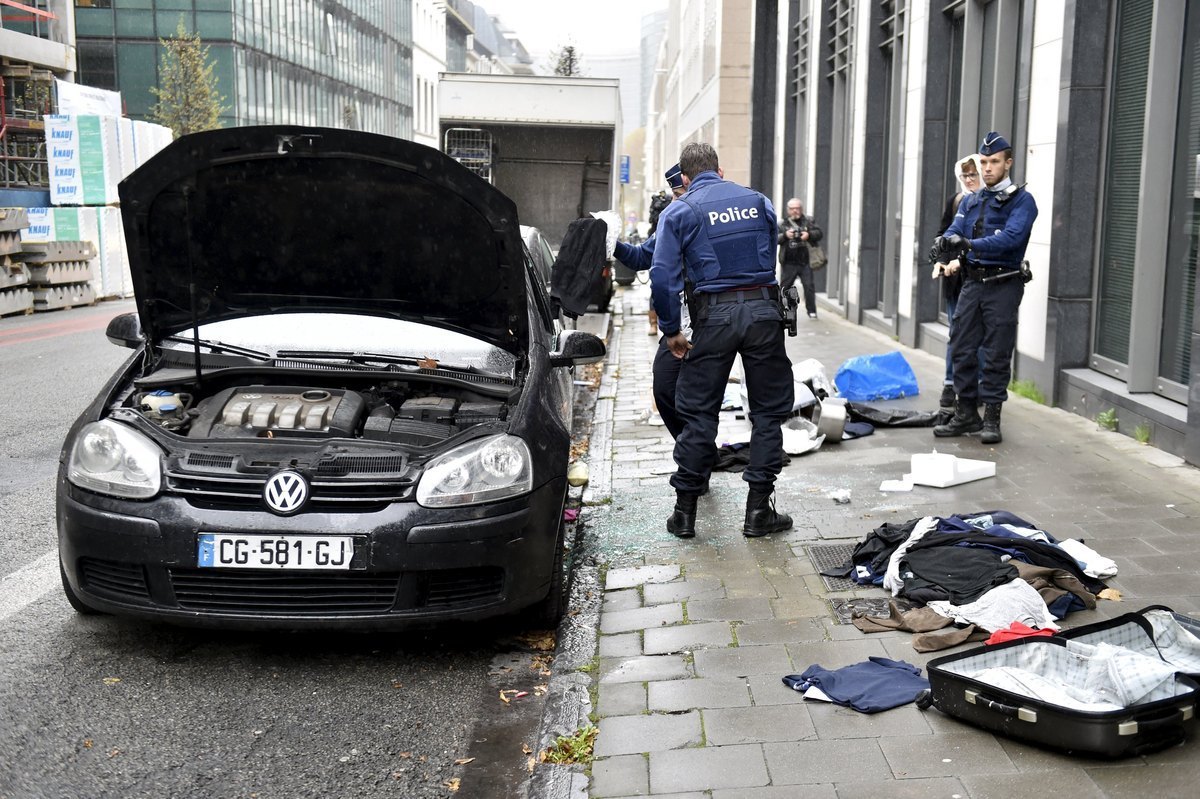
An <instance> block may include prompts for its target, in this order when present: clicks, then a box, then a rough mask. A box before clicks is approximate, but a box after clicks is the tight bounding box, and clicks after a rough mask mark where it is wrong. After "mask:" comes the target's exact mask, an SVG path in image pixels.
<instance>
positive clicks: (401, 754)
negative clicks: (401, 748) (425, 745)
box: [400, 752, 412, 760]
mask: <svg viewBox="0 0 1200 799" xmlns="http://www.w3.org/2000/svg"><path fill="white" fill-rule="evenodd" d="M400 757H401V758H402V759H404V760H408V759H409V758H410V757H412V752H401V753H400Z"/></svg>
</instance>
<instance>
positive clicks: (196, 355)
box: [183, 186, 204, 393]
mask: <svg viewBox="0 0 1200 799" xmlns="http://www.w3.org/2000/svg"><path fill="white" fill-rule="evenodd" d="M192 191H193V189H192V187H191V186H184V188H183V224H184V228H183V229H184V230H187V231H188V232H189V235H188V244H187V264H188V299H189V305H190V311H191V314H192V353H193V363H194V364H195V367H196V393H200V388H201V385H202V383H203V382H204V372H203V370H202V369H201V368H200V312H199V311H198V310H197V309H196V293H197V292H196V269H195V262H196V241H195V236H194V235H191V234H192V233H193V231H192Z"/></svg>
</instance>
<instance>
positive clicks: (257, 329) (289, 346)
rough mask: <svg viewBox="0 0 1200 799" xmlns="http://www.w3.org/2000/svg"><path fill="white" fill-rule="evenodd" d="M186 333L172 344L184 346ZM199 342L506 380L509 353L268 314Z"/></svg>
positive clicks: (431, 334) (442, 337)
mask: <svg viewBox="0 0 1200 799" xmlns="http://www.w3.org/2000/svg"><path fill="white" fill-rule="evenodd" d="M192 335H193V333H192V331H191V330H183V331H180V333H179V334H178V338H180V339H186V340H187V341H189V342H190V340H191V338H192ZM200 338H201V339H204V340H205V341H210V342H219V343H221V344H225V345H232V346H235V347H244V348H247V349H252V350H260V351H262V352H264V353H269V354H271V355H274V354H275V353H277V352H280V351H286V350H307V351H312V352H354V353H359V352H363V353H376V354H381V355H393V356H409V357H415V358H432V359H433V360H435V361H437V362H438V363H439V364H442V365H445V366H456V367H473V368H475V369H478V370H480V371H483V372H488V373H490V374H499V375H512V374H513V373H514V371H515V369H516V359H515V358H514V357H513V356H512V354H511V353H509V352H506V351H505V350H502V349H500V348H499V347H496V346H493V345H491V344H488V343H486V342H483V341H480V340H479V339H476V338H472V337H471V336H467V335H464V334H462V333H456V332H454V331H450V330H443V329H442V328H439V327H432V326H430V325H423V324H420V323H418V322H408V321H404V320H401V319H384V318H381V317H377V316H361V315H358V314H318V313H298V314H273V315H270V316H248V317H242V318H239V319H226V320H223V321H220V322H213V323H211V324H207V325H201V326H200ZM163 346H164V347H166V348H168V349H175V350H187V349H190V344H189V343H184V342H182V341H169V342H165V343H164V344H163Z"/></svg>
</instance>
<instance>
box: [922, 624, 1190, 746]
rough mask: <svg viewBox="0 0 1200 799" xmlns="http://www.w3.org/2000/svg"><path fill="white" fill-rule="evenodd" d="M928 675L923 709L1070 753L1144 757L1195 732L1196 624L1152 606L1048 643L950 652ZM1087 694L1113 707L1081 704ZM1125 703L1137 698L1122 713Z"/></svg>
mask: <svg viewBox="0 0 1200 799" xmlns="http://www.w3.org/2000/svg"><path fill="white" fill-rule="evenodd" d="M927 669H928V676H929V685H930V693H929V696H928V697H925V698H923V700H919V701H918V705H919V706H921V707H922V708H925V707H928V706H929V705H931V704H932V705H933V706H934V707H936V708H937V709H938V710H940V711H942V712H943V713H947V714H949V715H951V716H955V717H956V718H959V719H962V720H963V721H966V722H968V723H970V724H974V725H975V726H977V727H981V728H983V729H985V730H989V731H991V732H995V733H999V734H1001V735H1006V736H1008V737H1011V738H1018V739H1021V740H1026V741H1030V742H1032V743H1036V744H1041V745H1043V746H1047V747H1051V748H1054V749H1060V750H1064V751H1067V752H1073V753H1079V754H1090V755H1094V756H1098V757H1109V758H1116V757H1128V756H1132V755H1141V754H1147V753H1150V752H1154V751H1157V750H1160V749H1165V748H1167V747H1169V746H1174V745H1175V744H1178V743H1181V742H1182V741H1183V740H1184V738H1185V737H1186V735H1187V733H1188V732H1189V731H1190V730H1191V728H1192V727H1193V726H1194V723H1195V715H1196V706H1197V704H1198V703H1200V684H1198V683H1197V682H1196V679H1195V678H1196V677H1197V676H1200V623H1198V622H1197V621H1196V620H1195V619H1191V618H1189V617H1187V616H1182V615H1180V614H1176V613H1174V612H1173V611H1171V610H1170V609H1169V608H1164V607H1161V606H1155V607H1150V608H1145V609H1143V610H1141V611H1139V612H1137V613H1127V614H1125V615H1123V616H1119V617H1117V618H1114V619H1110V620H1108V621H1103V622H1097V623H1096V624H1089V625H1085V626H1083V627H1078V628H1075V629H1073V630H1067V631H1064V632H1063V633H1060V634H1058V635H1055V636H1052V637H1049V638H1042V637H1038V638H1026V639H1022V640H1017V641H1010V642H1008V643H1004V644H997V645H994V646H985V647H981V648H976V649H972V650H970V651H967V652H962V653H959V654H955V655H947V656H945V657H940V658H937V659H935V660H933V661H931V662H930V663H929V665H928V667H927ZM1098 674H1099V675H1103V677H1104V678H1105V680H1111V685H1112V688H1111V690H1110V689H1109V688H1108V687H1107V686H1108V685H1109V683H1108V682H1106V681H1099V682H1098V681H1097V675H1098ZM1189 675H1190V676H1189ZM1098 686H1103V687H1098ZM1084 687H1088V688H1090V689H1093V690H1096V691H1099V693H1100V694H1101V695H1102V696H1104V697H1107V698H1109V699H1112V700H1114V701H1112V702H1107V703H1105V704H1101V703H1099V702H1096V701H1092V700H1090V699H1089V701H1081V700H1080V699H1079V696H1080V692H1081V690H1082V689H1083V688H1084ZM1143 690H1144V691H1145V693H1144V694H1141V693H1139V691H1143ZM1121 696H1137V697H1139V698H1138V699H1137V700H1136V701H1133V702H1131V703H1129V704H1127V705H1126V706H1123V707H1122V706H1119V705H1120V704H1121V703H1120V702H1119V701H1116V700H1118V699H1119V698H1120V697H1121ZM1100 707H1102V708H1105V709H1096V708H1100Z"/></svg>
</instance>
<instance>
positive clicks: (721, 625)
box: [644, 621, 733, 655]
mask: <svg viewBox="0 0 1200 799" xmlns="http://www.w3.org/2000/svg"><path fill="white" fill-rule="evenodd" d="M645 636H646V638H645V644H644V649H645V652H646V654H647V655H664V654H668V653H671V652H690V651H691V650H693V649H700V648H705V647H723V646H729V645H730V644H732V643H733V632H732V631H731V630H730V625H729V622H727V621H710V622H701V623H700V624H680V625H676V626H674V627H653V628H647V630H646V632H645Z"/></svg>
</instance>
